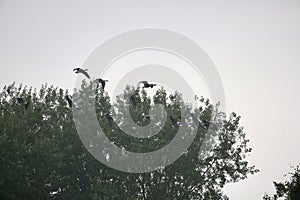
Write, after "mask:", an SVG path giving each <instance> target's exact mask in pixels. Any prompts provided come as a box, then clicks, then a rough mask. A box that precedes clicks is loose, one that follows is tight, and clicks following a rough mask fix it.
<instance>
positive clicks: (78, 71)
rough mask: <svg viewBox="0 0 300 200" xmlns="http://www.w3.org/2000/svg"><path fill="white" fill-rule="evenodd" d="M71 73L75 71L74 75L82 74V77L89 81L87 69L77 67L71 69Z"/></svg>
mask: <svg viewBox="0 0 300 200" xmlns="http://www.w3.org/2000/svg"><path fill="white" fill-rule="evenodd" d="M73 71H75V73H76V74H78V73H82V74H83V75H85V76H86V77H87V78H88V79H90V75H89V74H88V73H87V69H81V68H79V67H77V68H75V69H73Z"/></svg>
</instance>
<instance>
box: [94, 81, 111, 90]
mask: <svg viewBox="0 0 300 200" xmlns="http://www.w3.org/2000/svg"><path fill="white" fill-rule="evenodd" d="M96 81H97V82H98V83H101V85H102V89H103V90H104V88H105V82H108V80H103V79H101V78H98V79H96Z"/></svg>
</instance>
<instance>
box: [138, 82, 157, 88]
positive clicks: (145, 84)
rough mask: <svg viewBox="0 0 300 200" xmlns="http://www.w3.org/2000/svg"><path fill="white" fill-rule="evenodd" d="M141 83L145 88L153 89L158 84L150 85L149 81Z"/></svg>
mask: <svg viewBox="0 0 300 200" xmlns="http://www.w3.org/2000/svg"><path fill="white" fill-rule="evenodd" d="M139 83H143V84H144V86H143V88H153V87H154V86H156V84H153V83H151V84H150V83H148V81H140V82H139Z"/></svg>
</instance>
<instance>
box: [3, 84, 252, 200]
mask: <svg viewBox="0 0 300 200" xmlns="http://www.w3.org/2000/svg"><path fill="white" fill-rule="evenodd" d="M92 87H93V86H92V85H91V84H87V83H83V85H82V90H78V91H75V92H74V93H73V94H72V96H73V98H75V97H76V96H77V97H78V96H81V97H82V98H84V91H85V89H87V88H92ZM129 91H134V93H135V95H134V99H131V101H125V100H124V99H123V98H122V96H121V97H119V98H118V99H117V103H116V104H115V105H111V102H110V98H109V97H108V95H107V94H106V93H104V92H103V91H102V90H100V89H99V88H98V89H96V91H95V94H96V102H95V106H96V110H97V117H98V120H99V123H100V124H101V127H103V130H104V131H105V133H106V135H107V137H109V138H110V139H111V140H112V141H114V142H115V144H116V145H118V146H120V147H123V148H126V149H128V150H129V151H135V152H149V151H153V150H155V149H158V148H161V147H162V146H164V145H165V144H167V143H168V142H169V141H170V140H172V138H173V137H174V134H176V130H177V129H178V127H179V126H180V123H181V122H180V117H179V116H180V108H182V107H185V108H186V109H189V110H191V112H192V113H193V114H194V116H195V117H196V118H198V119H199V121H200V122H201V123H200V124H199V128H198V131H197V135H196V138H195V139H194V141H193V143H192V145H191V146H190V148H189V150H188V152H187V153H186V154H184V155H183V156H181V157H180V158H179V159H178V160H177V161H176V162H174V163H173V164H171V165H169V166H167V167H165V168H162V169H160V170H157V171H154V172H150V173H141V174H137V173H125V172H120V171H117V170H114V169H111V168H109V167H107V166H105V165H103V164H102V163H101V162H99V161H98V160H96V159H95V158H94V157H93V156H92V155H91V154H90V153H89V152H88V151H87V150H86V149H85V147H84V146H83V144H82V142H81V140H80V138H79V137H78V134H77V132H76V128H75V124H74V121H73V118H72V117H73V115H72V109H71V107H70V106H71V105H68V101H66V96H69V97H70V98H72V97H71V95H70V94H68V91H64V90H63V89H59V88H55V87H53V86H50V87H49V86H47V85H43V86H42V87H41V89H40V90H36V89H33V88H27V87H26V86H25V87H22V86H21V85H20V86H15V84H12V85H9V86H5V87H4V89H3V91H2V92H1V93H0V158H1V161H0V199H52V198H57V199H227V197H226V196H225V195H224V194H223V193H222V188H223V186H224V185H225V184H226V183H229V182H237V181H239V180H242V179H245V178H246V177H247V175H249V174H253V173H255V172H257V170H256V169H255V168H254V166H249V165H248V163H247V161H246V160H245V157H246V156H247V155H248V153H249V152H251V148H249V147H247V143H248V140H247V139H246V138H245V133H244V132H243V127H241V126H240V125H239V122H240V116H238V115H236V114H235V113H231V114H230V115H229V116H228V117H226V115H225V114H224V113H222V112H219V111H218V106H213V105H211V104H210V102H209V101H208V100H204V99H199V103H200V106H199V107H198V108H196V109H194V108H191V107H189V105H187V104H184V102H183V100H182V98H181V95H180V94H179V93H175V94H170V95H168V94H167V93H166V91H165V90H164V89H163V88H161V89H158V90H157V92H156V94H155V95H154V97H153V98H150V97H148V96H147V93H146V91H145V90H139V89H135V88H130V87H127V88H126V89H125V94H126V93H128V92H129ZM153 103H161V104H163V105H164V107H165V109H166V111H167V114H168V118H167V121H166V123H165V125H164V126H163V127H162V130H161V132H160V133H159V134H158V135H157V136H155V137H156V138H146V139H138V138H135V137H132V136H128V135H126V134H124V133H122V131H121V130H120V129H119V128H118V125H117V124H116V123H115V122H114V121H113V120H112V117H111V113H114V114H115V115H116V116H115V117H116V118H118V119H119V120H121V121H122V118H124V116H123V114H124V113H123V112H122V111H123V110H124V108H125V107H129V109H130V114H131V117H132V119H133V120H134V122H136V123H137V124H138V125H140V126H144V125H147V124H148V123H149V121H150V119H149V117H147V116H148V114H149V108H150V106H151V104H153ZM73 106H77V107H80V106H81V105H73ZM116 110H117V112H116ZM174 119H175V120H177V121H174ZM209 125H210V126H209ZM211 128H213V129H214V130H213V131H214V132H215V133H216V134H213V135H212V136H211V138H210V139H209V140H208V141H206V142H209V143H210V144H209V145H210V147H211V148H210V151H209V152H205V154H204V155H201V156H200V155H199V149H200V147H201V145H203V141H204V140H203V139H204V137H205V136H206V134H207V132H208V129H211Z"/></svg>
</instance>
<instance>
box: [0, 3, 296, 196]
mask: <svg viewBox="0 0 300 200" xmlns="http://www.w3.org/2000/svg"><path fill="white" fill-rule="evenodd" d="M299 21H300V1H297V0H251V1H246V0H245V1H239V0H228V1H226V2H225V1H222V0H214V1H196V0H191V1H182V0H181V1H179V0H173V1H168V0H165V1H156V0H153V1H141V0H139V1H138V0H130V1H121V0H120V1H114V0H112V1H71V0H66V1H53V0H51V1H48V0H47V1H32V0H28V1H16V0H11V1H8V0H0V30H1V31H0V69H1V73H0V86H1V88H2V87H3V86H4V85H6V84H10V83H12V82H13V81H16V83H17V84H19V83H23V84H26V85H29V86H33V87H40V86H41V84H44V83H48V84H53V85H55V86H59V87H62V88H67V89H72V88H74V85H75V82H76V77H77V76H76V75H75V74H74V73H73V72H72V69H73V68H74V67H75V66H81V65H82V64H83V63H84V62H85V60H86V59H87V57H88V56H89V55H90V53H91V52H93V50H94V49H95V48H97V47H98V46H99V45H100V44H102V43H103V42H104V41H106V40H107V39H109V38H111V37H112V36H114V35H117V34H120V33H122V32H125V31H130V30H133V29H138V28H145V27H157V28H162V29H169V30H174V31H177V32H179V33H182V34H184V35H186V36H187V37H189V38H191V39H193V40H194V41H195V42H197V43H198V44H199V45H200V46H201V47H202V48H203V49H204V50H205V52H206V53H207V55H208V56H209V57H210V59H211V60H212V61H213V63H214V65H215V67H216V69H217V71H218V73H219V75H220V78H221V80H222V83H223V87H224V92H225V97H226V112H227V113H229V112H231V111H235V112H236V113H238V114H239V115H241V116H242V121H241V123H242V125H243V126H244V127H245V129H244V130H245V132H246V134H247V137H248V138H249V139H250V144H249V145H250V146H251V147H252V148H253V152H252V153H251V155H250V156H249V157H248V160H249V162H250V164H254V165H256V167H257V168H258V169H260V172H259V173H257V174H255V175H254V176H249V178H248V179H246V180H244V181H241V182H238V183H231V184H228V185H227V186H226V187H225V189H224V192H225V193H226V194H227V195H228V196H229V197H230V199H233V200H239V199H246V200H248V199H249V200H253V199H261V198H262V196H263V195H264V193H273V192H274V187H273V184H272V182H273V181H274V180H276V181H282V180H285V178H284V177H283V175H284V174H286V173H288V172H289V171H290V166H291V165H296V164H298V163H300V156H299V152H300V145H299V141H300V127H299V125H298V123H299V122H298V119H299V114H298V113H299V112H300V105H299V102H300V94H299V91H300V79H299V78H298V76H299V75H300V59H299V58H300V39H299V36H300V23H299ZM107 76H108V75H107ZM190 76H191V77H192V73H191V74H190ZM191 79H192V78H191ZM114 84H116V82H115V83H114ZM204 90H205V89H203V93H205V92H206V91H204Z"/></svg>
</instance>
